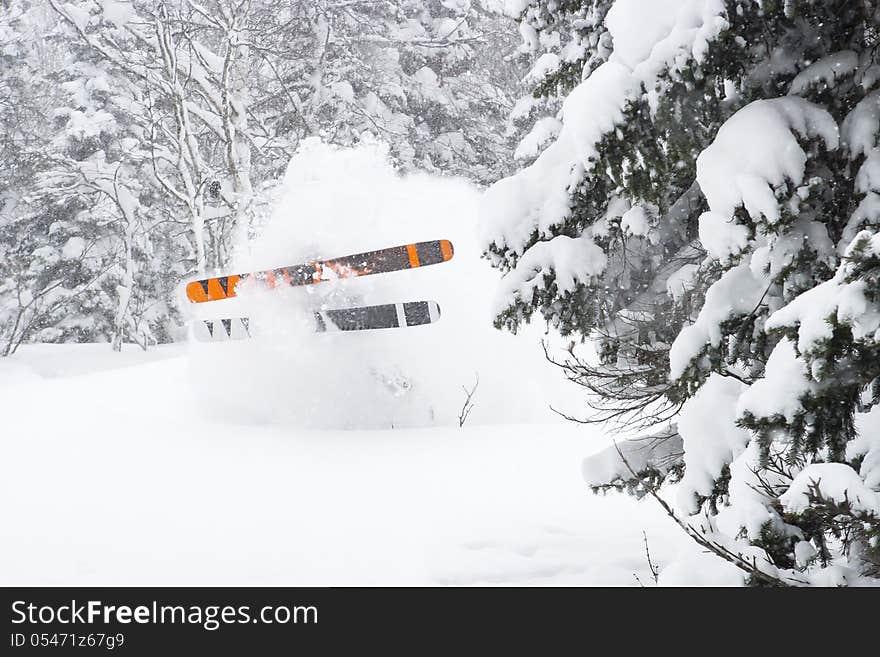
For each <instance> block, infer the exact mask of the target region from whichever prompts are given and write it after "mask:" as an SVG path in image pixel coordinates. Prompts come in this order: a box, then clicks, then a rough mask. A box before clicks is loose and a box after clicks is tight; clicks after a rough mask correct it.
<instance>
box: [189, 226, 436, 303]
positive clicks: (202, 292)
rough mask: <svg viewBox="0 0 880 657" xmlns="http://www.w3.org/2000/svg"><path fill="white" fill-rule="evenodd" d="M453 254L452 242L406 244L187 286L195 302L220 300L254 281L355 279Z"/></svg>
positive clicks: (433, 262)
mask: <svg viewBox="0 0 880 657" xmlns="http://www.w3.org/2000/svg"><path fill="white" fill-rule="evenodd" d="M452 255H453V250H452V242H450V241H449V240H433V241H431V242H418V243H416V244H404V245H401V246H392V247H390V248H387V249H379V250H378V251H368V252H366V253H357V254H355V255H349V256H343V257H341V258H334V259H332V260H316V261H315V262H310V263H308V264H305V265H293V266H291V267H282V268H281V269H271V270H268V271H260V272H252V273H249V274H232V275H229V276H216V277H213V278H205V279H202V280H199V281H192V282H190V283H187V285H186V296H187V298H188V299H189V300H190V301H191V302H193V303H204V302H205V301H217V300H219V299H228V298H229V297H234V296H235V288H236V286H237V285H238V284H240V283H241V282H242V281H244V280H247V279H250V278H253V279H256V280H258V281H260V282H261V283H263V284H264V285H266V286H267V287H270V288H274V287H280V286H284V285H312V284H313V283H320V282H321V281H326V280H331V279H334V278H354V277H356V276H369V275H371V274H384V273H386V272H392V271H400V270H402V269H413V268H415V267H426V266H427V265H436V264H439V263H441V262H446V261H448V260H451V259H452Z"/></svg>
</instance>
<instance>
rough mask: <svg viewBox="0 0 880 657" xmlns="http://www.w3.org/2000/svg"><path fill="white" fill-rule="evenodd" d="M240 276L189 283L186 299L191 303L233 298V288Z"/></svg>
mask: <svg viewBox="0 0 880 657" xmlns="http://www.w3.org/2000/svg"><path fill="white" fill-rule="evenodd" d="M240 279H241V276H237V275H233V276H218V277H216V278H207V279H204V280H200V281H191V282H189V283H187V285H186V297H187V299H189V300H190V301H191V302H192V303H204V302H205V301H218V300H219V299H227V298H229V297H234V296H235V286H236V284H238V281H239V280H240Z"/></svg>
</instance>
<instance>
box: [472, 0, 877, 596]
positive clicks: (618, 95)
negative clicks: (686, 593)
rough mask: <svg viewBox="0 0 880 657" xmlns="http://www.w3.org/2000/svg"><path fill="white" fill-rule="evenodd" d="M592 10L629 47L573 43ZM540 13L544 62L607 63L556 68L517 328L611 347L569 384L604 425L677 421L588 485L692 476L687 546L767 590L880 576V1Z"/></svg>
mask: <svg viewBox="0 0 880 657" xmlns="http://www.w3.org/2000/svg"><path fill="white" fill-rule="evenodd" d="M548 14H549V15H551V16H554V18H553V19H551V20H547V19H546V18H544V16H546V15H548ZM587 15H596V16H602V17H603V18H602V20H603V25H604V27H605V28H606V29H607V31H608V34H607V35H605V34H601V29H600V28H598V27H594V28H593V29H594V32H598V33H600V35H599V36H598V37H597V38H595V39H592V40H589V39H581V40H580V41H578V40H577V38H573V37H572V33H571V32H560V31H559V29H558V28H559V26H562V25H570V24H575V19H576V18H577V17H583V16H587ZM520 16H521V21H523V24H524V25H526V27H527V28H528V29H524V30H523V31H524V33H525V34H526V35H527V36H529V35H532V34H533V33H534V34H538V35H539V38H537V39H534V38H533V39H532V41H533V42H534V43H535V44H536V45H537V47H539V48H545V49H550V50H551V51H552V50H556V51H560V52H571V50H569V49H567V48H568V46H569V44H572V43H577V44H578V45H579V47H582V50H580V51H579V55H578V56H577V57H572V56H571V55H570V54H568V55H566V56H564V57H560V58H559V59H560V62H563V61H571V62H572V63H573V66H574V67H575V68H580V71H581V75H582V78H583V79H582V81H580V82H576V83H574V86H573V88H572V82H571V81H572V79H573V78H572V72H571V69H570V68H569V67H567V66H562V65H561V64H559V65H558V66H551V67H548V68H547V69H546V75H545V76H544V78H543V80H542V81H541V82H540V84H539V86H538V92H539V93H544V90H546V89H551V90H554V91H556V90H561V91H562V92H563V93H565V91H566V90H568V89H570V91H568V92H567V95H566V97H565V101H564V104H563V107H562V110H561V113H560V117H559V118H560V119H561V123H562V125H561V129H560V131H559V136H558V137H557V139H556V140H555V142H553V143H552V144H551V145H550V146H548V147H547V148H546V149H545V150H544V151H543V152H542V153H541V155H540V156H539V157H538V158H537V160H536V161H535V162H534V163H533V164H532V165H531V166H530V167H528V168H526V169H525V170H523V171H522V172H520V173H519V174H517V175H516V176H514V177H512V178H510V179H508V180H505V181H502V182H500V183H498V184H497V185H496V186H495V187H494V188H493V189H492V190H491V191H490V194H489V198H488V202H489V207H488V212H489V213H490V220H489V222H488V225H487V229H488V234H487V243H488V249H487V250H488V254H489V257H490V258H491V259H492V260H493V261H494V262H495V264H496V265H498V266H499V267H501V268H502V269H503V270H504V271H505V272H506V277H505V283H504V286H503V289H502V295H501V297H500V299H499V305H498V310H499V317H498V324H499V326H507V327H509V328H512V329H515V328H516V326H518V325H519V324H520V323H521V322H523V321H528V320H529V319H530V318H531V317H532V315H533V313H534V312H535V311H539V312H540V313H541V314H542V315H543V316H544V318H545V319H546V320H547V321H548V322H550V323H551V324H552V325H554V326H556V327H557V328H558V329H559V330H560V331H561V332H562V333H563V334H565V335H568V334H572V335H575V336H580V337H582V338H584V339H586V338H590V339H593V340H595V344H596V352H597V357H596V358H590V357H588V356H581V355H578V354H577V353H576V351H575V348H572V349H571V350H570V354H571V356H570V358H567V359H565V360H564V361H563V362H562V363H561V364H562V365H563V367H565V368H566V371H567V372H568V374H569V376H570V377H571V378H572V379H573V380H574V381H576V382H577V383H580V384H582V385H585V386H586V387H587V388H588V389H589V390H590V391H591V392H592V393H593V395H594V396H593V401H592V403H593V405H594V406H597V407H598V408H599V409H600V413H599V414H597V415H595V416H593V419H595V420H607V419H612V418H622V419H624V420H629V421H631V422H632V423H634V424H639V425H642V426H647V425H652V424H658V423H665V422H667V421H669V420H671V419H673V418H675V420H676V422H677V429H678V430H677V432H674V431H673V432H670V431H669V430H668V429H664V430H662V431H661V432H660V433H659V434H657V436H656V438H657V439H656V440H654V441H649V443H648V444H650V445H651V446H653V447H654V450H653V453H652V450H651V449H647V450H643V453H641V454H639V455H638V456H637V457H636V456H633V452H632V450H631V449H627V450H621V455H624V458H623V459H619V461H624V462H622V463H621V462H618V465H617V467H616V468H615V469H614V475H613V476H612V477H611V478H610V479H609V477H608V476H607V468H606V469H605V471H604V474H603V476H602V477H600V476H599V475H598V472H599V470H600V469H599V468H597V467H594V466H595V465H596V464H598V463H599V461H601V460H602V459H605V460H606V465H607V456H602V457H600V458H599V459H596V460H594V461H592V462H588V463H587V464H586V466H585V471H586V473H587V478H588V480H589V481H590V483H591V484H593V485H594V486H596V487H603V486H607V485H617V486H624V487H629V488H631V489H637V488H639V486H640V485H641V489H642V490H645V489H646V488H647V489H648V490H655V487H656V485H657V482H659V481H662V480H675V479H679V478H680V479H681V481H680V483H679V506H680V507H681V508H682V509H684V510H685V511H686V512H687V513H690V514H694V515H695V516H696V515H699V522H696V521H691V522H690V523H687V522H685V521H682V524H683V526H685V527H686V530H687V531H688V532H689V533H690V534H691V535H692V536H694V538H695V540H697V541H698V542H699V543H700V544H701V545H703V546H704V547H708V548H709V549H711V550H713V551H715V552H716V554H718V555H719V556H722V557H723V558H725V559H726V560H728V561H729V562H731V563H733V564H734V565H736V566H737V567H739V568H741V569H742V570H743V571H744V572H745V573H746V575H747V576H748V577H749V578H751V581H752V582H753V583H756V584H791V583H808V582H814V583H828V582H835V583H848V582H855V581H858V579H859V578H860V577H876V576H877V575H878V566H877V564H878V553H877V549H878V547H877V546H878V536H880V535H878V527H880V525H878V518H880V495H878V492H877V490H878V488H880V479H878V476H880V468H878V459H880V443H878V441H877V437H878V435H880V425H878V424H877V420H876V413H872V412H870V411H871V409H872V408H874V407H875V405H876V403H877V401H878V399H880V397H878V394H877V390H878V383H877V381H878V379H877V377H878V374H880V372H878V368H877V362H878V361H877V358H876V357H877V352H876V342H875V336H876V335H877V329H878V327H880V324H878V321H880V315H878V314H877V311H878V308H877V305H876V301H877V298H876V294H875V292H874V290H873V289H872V282H874V281H875V280H876V279H875V277H876V263H877V261H876V257H877V256H876V251H875V248H876V247H875V244H876V239H875V238H874V233H875V230H876V225H877V220H878V217H880V214H878V212H880V206H878V204H877V202H876V200H877V198H878V197H876V196H875V193H876V189H877V187H876V186H877V185H878V183H877V180H880V177H878V173H877V172H878V169H877V162H878V161H880V160H876V159H875V158H876V157H877V151H876V148H877V141H878V129H880V125H878V116H880V114H878V105H877V102H878V96H877V94H878V93H880V92H878V91H877V90H876V87H877V82H878V75H877V71H878V70H880V68H878V62H877V60H876V55H875V52H876V46H877V36H878V35H877V30H876V25H877V18H878V8H877V4H876V3H875V2H871V1H864V2H863V1H859V2H843V1H840V2H818V1H811V0H793V1H789V2H784V3H783V2H763V3H758V2H754V1H752V0H726V1H724V2H722V1H721V0H705V1H693V2H690V1H683V0H682V1H679V0H663V1H662V2H656V3H650V5H646V4H645V3H639V2H636V1H635V0H617V2H608V1H606V2H602V1H584V2H574V3H552V4H550V3H548V4H547V5H544V4H543V3H533V4H532V5H530V6H528V7H527V8H526V9H525V10H524V11H523V13H521V15H520ZM577 24H578V25H585V24H587V23H583V22H578V23H577ZM595 25H597V24H594V26H595ZM606 38H608V39H610V42H611V43H610V48H611V50H610V53H609V52H608V51H607V48H606V41H605V39H606ZM593 43H595V44H596V45H592V44H593ZM585 44H587V45H585ZM573 50H574V51H575V52H578V51H577V49H576V48H574V49H573ZM539 61H540V60H539ZM597 62H599V63H598V65H596V63H597ZM669 441H674V447H671V444H670V442H669ZM639 482H641V484H640V483H639Z"/></svg>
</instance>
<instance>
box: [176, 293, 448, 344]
mask: <svg viewBox="0 0 880 657" xmlns="http://www.w3.org/2000/svg"><path fill="white" fill-rule="evenodd" d="M314 315H315V330H316V331H317V332H318V333H329V332H335V331H372V330H376V329H390V328H404V327H409V326H422V325H425V324H433V323H434V322H436V321H438V320H439V319H440V306H439V305H438V304H437V302H436V301H407V302H405V303H386V304H381V305H378V306H362V307H359V308H337V309H333V310H321V311H315V313H314ZM193 334H194V336H195V339H196V340H198V341H199V342H223V341H227V340H244V339H247V338H249V337H251V326H250V320H249V319H248V318H247V317H228V318H225V319H206V320H196V321H194V322H193Z"/></svg>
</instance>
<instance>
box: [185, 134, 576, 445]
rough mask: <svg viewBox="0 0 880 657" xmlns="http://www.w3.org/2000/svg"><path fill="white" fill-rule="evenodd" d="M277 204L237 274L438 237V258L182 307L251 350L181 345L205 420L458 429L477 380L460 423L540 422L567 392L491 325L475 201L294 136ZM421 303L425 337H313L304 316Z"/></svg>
mask: <svg viewBox="0 0 880 657" xmlns="http://www.w3.org/2000/svg"><path fill="white" fill-rule="evenodd" d="M277 198H278V199H279V200H278V203H277V206H276V208H275V210H274V213H273V214H272V216H271V217H270V219H269V220H268V221H267V223H266V225H265V226H263V227H262V228H261V229H260V230H259V234H258V236H257V237H255V238H253V239H252V240H246V241H243V242H242V243H241V244H239V245H238V250H237V254H236V262H235V270H236V271H241V272H247V271H259V270H265V269H271V268H280V267H284V266H290V265H293V264H297V263H302V262H309V261H312V260H315V259H319V258H332V257H336V256H342V255H347V254H353V253H361V252H365V251H370V250H374V249H380V248H384V247H389V246H396V245H402V244H409V243H413V242H419V241H428V240H436V239H448V240H451V241H452V243H453V245H454V250H455V255H454V257H453V259H452V260H451V261H450V262H447V263H443V264H439V265H433V266H428V267H422V268H418V269H412V270H407V271H401V272H392V273H387V274H381V275H376V276H367V277H361V278H357V279H348V280H333V281H324V282H322V283H320V284H318V285H310V286H304V287H295V288H286V289H276V290H266V289H260V288H259V286H258V285H256V284H253V285H252V284H249V283H245V284H243V285H242V286H241V287H239V288H238V297H237V298H234V299H228V300H223V301H215V302H211V303H208V304H198V305H196V306H193V307H192V310H193V311H194V312H196V313H197V314H198V316H199V317H200V318H202V319H219V318H223V317H239V316H246V317H249V318H250V327H251V333H252V335H253V337H252V338H251V339H250V340H241V341H230V342H219V343H195V342H193V343H192V344H191V349H190V353H191V364H192V367H191V371H192V378H193V382H194V385H195V387H196V389H197V391H198V394H199V397H200V403H201V404H202V406H203V407H204V408H205V410H206V412H208V413H211V414H218V413H219V414H221V415H224V416H225V417H227V418H230V419H233V420H238V421H244V422H252V421H263V422H284V423H288V422H289V423H293V424H296V425H299V426H307V427H312V428H345V429H378V428H390V427H395V428H397V427H403V426H430V425H450V424H452V425H457V424H458V422H459V414H460V413H461V411H462V406H463V404H464V402H465V397H466V392H465V390H464V389H463V388H467V389H468V390H470V389H472V388H473V387H474V385H475V384H476V382H477V380H478V379H479V384H478V386H477V389H476V392H475V393H474V396H473V401H474V402H475V405H474V408H473V411H472V413H471V415H470V416H469V418H468V420H467V421H468V422H469V423H485V422H493V421H504V422H514V421H523V422H528V421H547V420H550V419H551V418H552V417H553V415H552V411H550V410H549V406H548V405H549V402H550V400H551V399H554V398H558V397H559V395H560V394H563V395H565V394H571V393H568V392H567V390H560V388H566V389H567V387H568V386H564V385H563V384H564V377H562V376H561V375H560V374H558V373H557V372H556V371H554V370H553V368H551V367H549V366H548V365H547V364H546V361H545V359H544V357H543V352H542V351H541V349H540V345H539V344H538V340H537V339H536V337H535V336H534V334H533V336H532V338H531V339H530V338H528V337H527V336H512V335H509V334H504V333H501V332H499V331H497V330H495V329H494V328H493V326H492V317H491V315H490V314H489V312H488V311H489V304H488V303H487V302H488V300H489V299H490V298H491V296H492V292H493V291H494V289H495V288H496V286H497V284H498V275H497V274H496V273H495V272H494V271H493V270H492V269H491V268H490V267H489V266H488V264H486V263H484V262H482V261H481V259H480V248H479V246H478V244H477V240H476V237H475V232H474V229H475V225H476V222H477V216H478V215H477V207H478V203H479V192H478V190H477V189H475V188H474V187H473V186H472V185H470V184H469V183H467V182H465V181H462V180H458V179H452V178H437V177H429V176H425V175H412V176H407V177H403V176H401V175H399V174H398V172H397V171H396V170H395V169H394V167H393V166H392V165H391V163H390V162H389V160H388V149H387V147H386V146H384V145H383V144H381V143H377V142H373V141H368V140H365V141H364V143H362V144H361V145H360V146H358V147H356V148H351V149H339V148H336V147H332V146H329V145H325V144H323V143H321V142H320V141H319V140H308V141H306V142H305V144H304V145H303V146H302V148H301V149H300V151H299V152H298V153H297V154H296V155H295V156H294V158H293V159H292V160H291V162H290V165H289V167H288V170H287V173H286V175H285V178H284V181H283V183H282V185H281V188H280V190H279V193H278V194H277ZM421 300H434V301H436V302H437V303H438V304H439V305H440V308H441V317H440V320H439V322H437V323H436V324H431V325H427V326H417V327H410V328H404V329H386V330H375V331H359V332H345V333H339V332H336V333H316V332H315V320H314V311H315V310H316V309H321V310H326V309H331V308H345V307H357V306H366V305H378V304H384V303H395V302H404V301H421Z"/></svg>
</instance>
